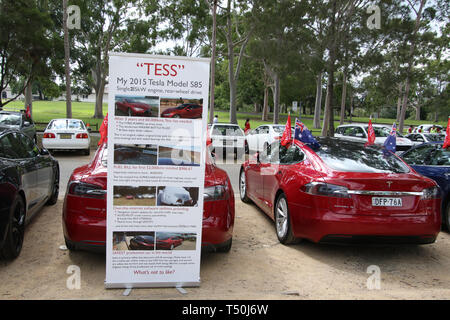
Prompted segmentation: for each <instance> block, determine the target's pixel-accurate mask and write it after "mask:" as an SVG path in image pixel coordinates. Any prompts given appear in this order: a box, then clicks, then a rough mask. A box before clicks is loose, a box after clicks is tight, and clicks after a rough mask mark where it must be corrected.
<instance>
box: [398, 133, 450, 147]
mask: <svg viewBox="0 0 450 320" xmlns="http://www.w3.org/2000/svg"><path fill="white" fill-rule="evenodd" d="M405 138H407V139H409V140H411V141H412V143H413V145H418V144H422V143H425V142H441V141H442V142H443V141H444V140H445V134H444V133H410V134H407V135H406V136H405Z"/></svg>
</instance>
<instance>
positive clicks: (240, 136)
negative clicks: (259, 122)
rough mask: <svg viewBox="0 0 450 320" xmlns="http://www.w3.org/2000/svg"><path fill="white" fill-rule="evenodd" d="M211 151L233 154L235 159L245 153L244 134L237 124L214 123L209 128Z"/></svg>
mask: <svg viewBox="0 0 450 320" xmlns="http://www.w3.org/2000/svg"><path fill="white" fill-rule="evenodd" d="M209 134H210V137H211V142H212V149H213V150H214V152H215V153H216V155H217V154H218V153H220V151H221V150H222V151H223V152H224V153H226V154H228V153H234V155H235V158H237V157H238V156H239V157H240V156H241V155H243V154H244V152H245V149H246V148H245V134H244V131H243V130H242V129H241V127H239V126H238V125H237V124H226V123H214V124H213V125H211V127H210V128H209Z"/></svg>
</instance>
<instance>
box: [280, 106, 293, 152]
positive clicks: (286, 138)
mask: <svg viewBox="0 0 450 320" xmlns="http://www.w3.org/2000/svg"><path fill="white" fill-rule="evenodd" d="M291 130H292V129H291V114H289V115H288V118H287V121H286V127H285V129H284V132H283V135H282V136H281V145H282V146H287V145H289V144H290V143H291V141H292V132H291Z"/></svg>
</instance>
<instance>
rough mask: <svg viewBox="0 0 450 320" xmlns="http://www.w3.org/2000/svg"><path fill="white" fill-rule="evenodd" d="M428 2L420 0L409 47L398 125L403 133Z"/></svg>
mask: <svg viewBox="0 0 450 320" xmlns="http://www.w3.org/2000/svg"><path fill="white" fill-rule="evenodd" d="M426 2H427V1H426V0H421V1H420V7H419V11H418V12H417V16H416V22H415V26H414V32H413V34H412V40H411V42H412V43H411V45H410V47H409V60H408V68H407V70H406V81H405V91H404V92H403V102H402V110H401V113H400V121H399V126H398V131H399V132H400V133H403V126H404V122H405V115H406V108H407V107H408V95H409V90H410V88H411V71H412V67H413V65H414V52H415V49H416V42H417V39H416V35H417V32H418V31H419V27H420V20H421V18H422V10H423V8H424V6H425V3H426Z"/></svg>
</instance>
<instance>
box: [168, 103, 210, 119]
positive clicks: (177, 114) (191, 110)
mask: <svg viewBox="0 0 450 320" xmlns="http://www.w3.org/2000/svg"><path fill="white" fill-rule="evenodd" d="M202 112H203V107H202V106H201V105H198V104H193V103H183V104H182V105H180V106H178V107H176V108H169V109H166V110H164V111H163V112H162V113H161V117H164V118H184V119H198V118H201V117H202Z"/></svg>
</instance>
